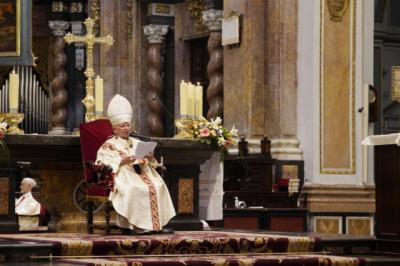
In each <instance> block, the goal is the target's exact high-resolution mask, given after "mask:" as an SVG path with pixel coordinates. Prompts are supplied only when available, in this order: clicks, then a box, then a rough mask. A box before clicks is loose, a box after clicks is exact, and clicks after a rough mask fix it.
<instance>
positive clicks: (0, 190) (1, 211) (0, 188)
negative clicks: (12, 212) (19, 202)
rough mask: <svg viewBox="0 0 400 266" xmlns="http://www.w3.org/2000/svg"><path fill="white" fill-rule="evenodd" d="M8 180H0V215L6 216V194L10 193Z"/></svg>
mask: <svg viewBox="0 0 400 266" xmlns="http://www.w3.org/2000/svg"><path fill="white" fill-rule="evenodd" d="M9 180H10V179H9V178H8V177H6V178H0V202H1V204H0V215H8V194H9V193H10V187H9V184H10V181H9Z"/></svg>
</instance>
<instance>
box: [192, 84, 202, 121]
mask: <svg viewBox="0 0 400 266" xmlns="http://www.w3.org/2000/svg"><path fill="white" fill-rule="evenodd" d="M194 106H195V107H194V109H195V110H194V115H195V116H196V117H198V118H199V117H201V116H202V115H203V87H202V86H200V83H199V82H197V86H195V87H194Z"/></svg>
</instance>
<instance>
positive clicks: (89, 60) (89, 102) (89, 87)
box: [64, 18, 114, 120]
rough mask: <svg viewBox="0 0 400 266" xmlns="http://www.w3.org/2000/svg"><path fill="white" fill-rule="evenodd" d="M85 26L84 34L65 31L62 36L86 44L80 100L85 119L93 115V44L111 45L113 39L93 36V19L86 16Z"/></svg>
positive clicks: (72, 41) (66, 39)
mask: <svg viewBox="0 0 400 266" xmlns="http://www.w3.org/2000/svg"><path fill="white" fill-rule="evenodd" d="M84 24H85V26H86V35H83V36H78V35H74V34H72V33H70V32H69V33H67V34H65V36H64V40H65V42H66V43H68V44H71V43H74V42H75V43H77V42H80V43H84V44H85V45H86V70H85V72H84V74H85V76H86V96H85V98H84V99H83V100H82V103H83V105H84V106H85V107H86V115H85V117H86V120H88V117H93V116H94V82H93V77H94V74H95V72H94V69H93V46H94V44H95V43H100V44H101V43H104V44H106V45H110V46H111V45H112V44H113V42H114V39H113V37H112V36H111V35H107V36H105V37H95V36H94V34H93V26H94V20H93V19H91V18H87V19H86V20H85V22H84Z"/></svg>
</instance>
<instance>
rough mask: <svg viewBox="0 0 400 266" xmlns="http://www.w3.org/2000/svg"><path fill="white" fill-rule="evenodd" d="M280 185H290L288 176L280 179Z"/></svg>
mask: <svg viewBox="0 0 400 266" xmlns="http://www.w3.org/2000/svg"><path fill="white" fill-rule="evenodd" d="M278 185H279V187H288V186H289V179H288V178H281V179H279V180H278Z"/></svg>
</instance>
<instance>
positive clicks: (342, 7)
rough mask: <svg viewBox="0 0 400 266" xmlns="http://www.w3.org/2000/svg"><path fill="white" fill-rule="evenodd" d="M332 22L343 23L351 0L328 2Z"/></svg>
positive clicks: (329, 0)
mask: <svg viewBox="0 0 400 266" xmlns="http://www.w3.org/2000/svg"><path fill="white" fill-rule="evenodd" d="M327 4H328V10H329V14H330V15H331V20H333V21H335V22H338V21H341V20H342V18H343V16H344V14H345V13H346V11H347V8H348V6H349V0H327Z"/></svg>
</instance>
